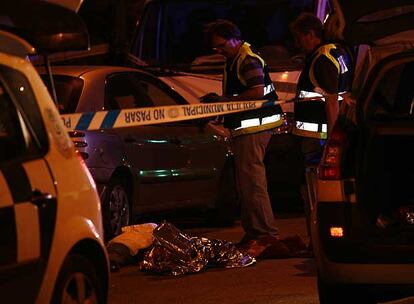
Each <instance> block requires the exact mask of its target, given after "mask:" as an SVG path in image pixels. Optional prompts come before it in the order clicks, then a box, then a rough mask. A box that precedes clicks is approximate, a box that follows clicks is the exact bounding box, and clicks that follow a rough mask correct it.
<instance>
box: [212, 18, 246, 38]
mask: <svg viewBox="0 0 414 304" xmlns="http://www.w3.org/2000/svg"><path fill="white" fill-rule="evenodd" d="M204 35H205V38H206V39H207V42H210V40H211V37H212V36H213V35H217V36H220V37H222V38H224V39H226V40H230V39H233V38H234V39H239V40H240V39H241V32H240V29H239V28H238V27H237V25H235V24H234V23H233V22H231V21H229V20H225V19H217V20H214V21H211V22H209V23H207V24H206V25H205V26H204Z"/></svg>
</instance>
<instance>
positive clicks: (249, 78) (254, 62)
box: [230, 56, 265, 101]
mask: <svg viewBox="0 0 414 304" xmlns="http://www.w3.org/2000/svg"><path fill="white" fill-rule="evenodd" d="M240 77H241V78H242V79H244V81H245V84H246V86H247V90H245V91H244V92H243V93H241V94H239V95H238V96H232V97H230V100H231V101H239V100H255V99H263V97H264V95H265V94H264V87H265V84H264V71H263V66H262V64H261V63H260V61H259V60H258V59H257V58H255V57H251V56H247V57H246V58H245V59H244V61H243V64H242V66H241V68H240Z"/></svg>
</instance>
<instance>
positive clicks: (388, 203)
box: [347, 51, 414, 263]
mask: <svg viewBox="0 0 414 304" xmlns="http://www.w3.org/2000/svg"><path fill="white" fill-rule="evenodd" d="M413 77H414V52H413V51H410V52H406V53H403V54H398V55H394V56H391V57H390V58H387V59H385V60H383V61H382V62H381V63H380V64H379V65H377V66H376V68H375V69H374V70H373V71H372V73H371V76H370V77H368V80H367V82H366V84H367V85H366V88H369V89H368V90H366V91H365V92H363V93H362V95H361V98H360V99H359V100H358V101H359V102H360V104H359V105H358V110H359V111H358V114H359V119H358V120H359V121H358V127H357V129H356V131H355V140H354V141H352V140H351V147H350V148H351V149H349V151H355V152H354V153H355V154H352V155H349V157H354V158H355V159H356V160H357V161H356V167H355V168H354V171H353V169H350V168H347V170H348V174H349V176H352V175H354V176H355V181H356V182H355V190H356V191H355V192H356V195H357V204H350V208H349V210H350V213H349V215H350V216H349V219H350V221H349V222H348V223H349V229H350V239H351V240H352V241H357V242H360V248H361V252H360V253H362V255H360V256H361V258H362V259H364V260H365V259H366V260H367V261H369V262H372V263H374V262H386V261H399V262H404V261H411V262H412V261H414V247H413V246H412V244H414V191H413V185H414V162H413V156H414V112H413V111H414V109H413V108H414V88H413V86H412V79H413ZM352 171H353V172H352Z"/></svg>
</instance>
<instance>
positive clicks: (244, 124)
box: [235, 114, 282, 130]
mask: <svg viewBox="0 0 414 304" xmlns="http://www.w3.org/2000/svg"><path fill="white" fill-rule="evenodd" d="M281 119H282V115H280V114H275V115H272V116H266V117H263V118H262V119H261V120H260V118H250V119H244V120H242V121H241V122H240V125H241V126H240V127H238V128H236V129H235V130H239V129H244V128H250V127H256V126H260V125H265V124H269V123H273V122H277V121H279V120H281Z"/></svg>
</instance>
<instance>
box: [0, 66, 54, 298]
mask: <svg viewBox="0 0 414 304" xmlns="http://www.w3.org/2000/svg"><path fill="white" fill-rule="evenodd" d="M47 142H48V141H47V135H46V132H45V130H44V127H43V124H42V119H41V116H40V112H39V109H38V107H37V105H36V100H35V98H34V95H33V93H32V91H31V87H30V85H29V83H28V81H27V79H26V78H25V76H24V75H23V74H22V73H20V72H18V71H17V70H14V69H12V68H10V67H7V66H5V65H1V64H0V146H1V149H0V248H1V250H0V294H1V299H2V300H1V301H2V302H5V303H33V302H34V301H35V299H36V297H37V293H38V291H39V288H40V284H41V283H42V279H43V276H44V271H45V268H46V264H47V259H48V256H49V252H50V246H51V243H52V237H53V231H54V226H55V219H56V191H55V187H54V182H53V177H52V175H51V172H50V170H49V166H48V164H47V162H46V161H45V159H44V158H43V156H44V155H45V154H46V153H47V150H48V143H47Z"/></svg>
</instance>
